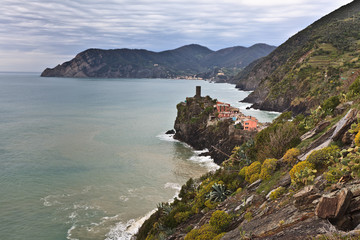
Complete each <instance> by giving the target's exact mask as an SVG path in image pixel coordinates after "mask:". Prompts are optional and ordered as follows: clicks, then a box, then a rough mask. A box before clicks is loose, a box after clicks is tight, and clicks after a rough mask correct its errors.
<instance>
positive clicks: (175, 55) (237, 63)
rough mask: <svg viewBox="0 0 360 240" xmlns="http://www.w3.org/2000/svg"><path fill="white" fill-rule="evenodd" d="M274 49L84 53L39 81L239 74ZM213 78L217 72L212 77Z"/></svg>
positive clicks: (186, 48)
mask: <svg viewBox="0 0 360 240" xmlns="http://www.w3.org/2000/svg"><path fill="white" fill-rule="evenodd" d="M274 49H275V47H274V46H269V45H266V44H255V45H253V46H251V47H249V48H246V47H239V46H238V47H231V48H226V49H221V50H218V51H212V50H210V49H208V48H206V47H204V46H201V45H197V44H191V45H186V46H183V47H180V48H176V49H174V50H167V51H163V52H152V51H148V50H143V49H113V50H101V49H88V50H85V51H83V52H81V53H79V54H77V55H76V57H75V58H73V59H72V60H70V61H68V62H65V63H63V64H61V65H58V66H56V67H55V68H52V69H50V68H47V69H45V70H44V71H43V73H42V74H41V76H43V77H105V78H117V77H118V78H125V77H129V78H174V77H180V76H194V75H197V74H201V73H206V72H212V71H213V70H214V69H219V68H231V69H234V68H235V69H236V70H241V69H242V68H244V67H246V66H247V65H248V64H249V63H250V62H252V61H253V60H256V59H258V58H259V57H263V56H265V55H267V54H269V53H270V52H271V51H272V50H274ZM214 74H215V75H216V74H217V71H216V72H215V73H214Z"/></svg>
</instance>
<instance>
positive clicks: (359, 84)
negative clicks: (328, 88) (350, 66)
mask: <svg viewBox="0 0 360 240" xmlns="http://www.w3.org/2000/svg"><path fill="white" fill-rule="evenodd" d="M349 90H350V91H351V92H352V93H353V94H354V95H358V94H359V93H360V78H357V79H356V80H355V81H354V82H353V83H352V84H351V85H350V87H349Z"/></svg>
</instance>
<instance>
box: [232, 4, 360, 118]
mask: <svg viewBox="0 0 360 240" xmlns="http://www.w3.org/2000/svg"><path fill="white" fill-rule="evenodd" d="M359 11H360V1H353V2H351V3H349V4H347V5H345V6H343V7H341V8H339V9H337V10H336V11H334V12H332V13H330V14H328V15H326V16H325V17H323V18H321V19H320V20H318V21H316V22H314V23H313V24H311V25H310V26H308V27H307V28H305V29H304V30H302V31H300V32H298V33H297V34H295V35H294V36H293V37H291V38H290V39H288V40H287V41H286V42H285V43H283V44H282V45H281V46H279V47H278V48H277V49H275V50H274V51H273V52H272V53H271V54H269V55H268V56H266V57H264V58H262V59H260V60H258V61H257V62H255V63H253V64H251V65H249V66H248V67H247V68H245V69H244V70H243V71H241V72H240V73H239V74H237V75H236V76H235V77H234V78H233V79H232V80H231V81H232V82H233V83H236V84H237V87H238V88H240V89H243V90H255V91H254V92H253V93H251V94H250V95H249V96H248V97H247V98H246V99H244V101H246V102H250V103H253V107H255V108H260V109H265V110H275V111H285V110H292V111H293V112H295V113H301V112H308V111H309V110H310V109H311V108H313V107H315V106H317V105H318V104H320V103H321V102H323V101H324V100H325V99H327V98H329V97H331V96H334V95H337V94H339V93H340V92H344V93H345V92H346V91H347V89H348V87H349V86H350V84H351V83H352V82H353V81H354V80H355V79H356V78H357V76H358V75H359V74H360V61H359V56H360V46H359V44H360V34H359V29H360V14H359Z"/></svg>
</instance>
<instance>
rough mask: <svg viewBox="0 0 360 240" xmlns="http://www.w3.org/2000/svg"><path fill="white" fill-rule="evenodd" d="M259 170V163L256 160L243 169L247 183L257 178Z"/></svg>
mask: <svg viewBox="0 0 360 240" xmlns="http://www.w3.org/2000/svg"><path fill="white" fill-rule="evenodd" d="M260 171H261V163H260V162H258V161H256V162H253V163H252V164H251V165H250V166H248V167H247V168H246V170H245V180H246V181H247V182H248V183H253V182H255V181H256V180H258V179H259V176H260Z"/></svg>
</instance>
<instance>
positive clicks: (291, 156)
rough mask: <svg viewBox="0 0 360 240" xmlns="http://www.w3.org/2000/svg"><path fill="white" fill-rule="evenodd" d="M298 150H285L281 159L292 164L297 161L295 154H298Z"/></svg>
mask: <svg viewBox="0 0 360 240" xmlns="http://www.w3.org/2000/svg"><path fill="white" fill-rule="evenodd" d="M299 154H300V150H299V149H297V148H290V149H289V150H287V151H286V153H285V154H284V156H283V159H284V161H285V162H287V163H288V164H290V165H294V164H295V163H296V161H297V158H296V157H297V156H299Z"/></svg>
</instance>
